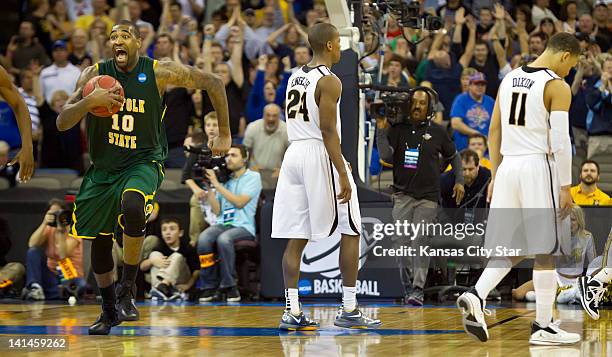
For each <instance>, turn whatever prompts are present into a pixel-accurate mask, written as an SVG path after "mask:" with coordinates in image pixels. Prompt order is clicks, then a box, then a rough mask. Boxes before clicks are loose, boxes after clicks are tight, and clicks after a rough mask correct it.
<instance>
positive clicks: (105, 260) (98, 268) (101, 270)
mask: <svg viewBox="0 0 612 357" xmlns="http://www.w3.org/2000/svg"><path fill="white" fill-rule="evenodd" d="M114 267H115V262H114V261H113V239H112V238H111V237H110V236H100V235H99V236H97V237H96V239H94V240H93V242H92V244H91V268H92V269H93V271H94V273H96V274H105V273H108V272H109V271H112V270H113V268H114Z"/></svg>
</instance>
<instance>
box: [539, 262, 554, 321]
mask: <svg viewBox="0 0 612 357" xmlns="http://www.w3.org/2000/svg"><path fill="white" fill-rule="evenodd" d="M533 287H534V289H535V295H536V322H537V323H538V325H540V326H541V327H547V326H548V325H549V324H550V322H551V320H552V317H553V304H554V302H555V297H556V295H557V273H556V272H555V271H554V270H534V271H533Z"/></svg>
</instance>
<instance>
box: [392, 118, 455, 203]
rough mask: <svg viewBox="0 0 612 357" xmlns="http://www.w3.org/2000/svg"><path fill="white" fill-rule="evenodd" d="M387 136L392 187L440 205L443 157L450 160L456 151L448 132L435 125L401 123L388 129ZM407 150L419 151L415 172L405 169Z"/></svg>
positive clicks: (411, 169)
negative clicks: (390, 155)
mask: <svg viewBox="0 0 612 357" xmlns="http://www.w3.org/2000/svg"><path fill="white" fill-rule="evenodd" d="M426 134H427V135H426ZM388 137H389V144H390V145H391V147H392V148H393V188H394V189H395V190H396V191H403V192H404V193H406V194H408V195H410V196H411V197H413V198H415V199H419V200H420V199H426V200H430V201H434V202H438V196H439V194H440V173H441V160H440V155H441V156H442V158H443V159H444V160H448V159H449V158H451V157H452V156H453V155H455V152H456V151H457V150H456V149H455V144H454V143H453V141H452V140H451V138H450V137H449V136H448V133H447V132H446V129H444V128H443V127H442V126H440V125H438V124H436V123H432V122H430V124H429V125H428V124H427V123H425V122H423V123H418V124H412V123H407V124H399V125H396V126H394V127H392V128H390V129H389V133H388ZM407 148H409V149H417V148H418V152H419V157H418V162H417V165H416V169H413V168H406V167H404V160H405V152H406V149H407Z"/></svg>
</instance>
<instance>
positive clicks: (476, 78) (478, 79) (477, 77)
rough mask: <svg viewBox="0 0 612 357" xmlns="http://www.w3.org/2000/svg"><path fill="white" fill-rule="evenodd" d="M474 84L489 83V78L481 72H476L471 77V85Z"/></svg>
mask: <svg viewBox="0 0 612 357" xmlns="http://www.w3.org/2000/svg"><path fill="white" fill-rule="evenodd" d="M473 83H485V84H486V83H487V78H486V77H485V75H484V74H483V73H481V72H476V73H474V74H472V75H471V76H470V84H473Z"/></svg>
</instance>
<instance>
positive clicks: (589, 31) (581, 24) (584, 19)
mask: <svg viewBox="0 0 612 357" xmlns="http://www.w3.org/2000/svg"><path fill="white" fill-rule="evenodd" d="M595 28H596V27H595V22H593V17H592V16H591V15H590V14H582V15H580V17H579V18H578V30H579V31H580V33H583V34H585V35H588V36H589V37H590V38H591V40H595V36H594V35H595Z"/></svg>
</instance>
